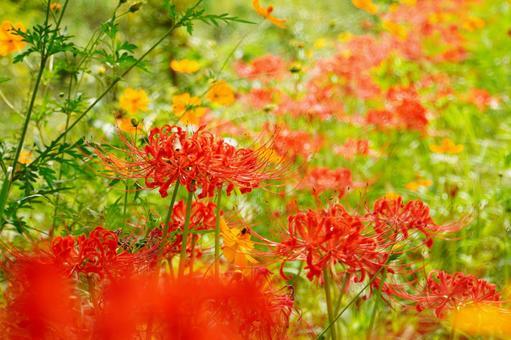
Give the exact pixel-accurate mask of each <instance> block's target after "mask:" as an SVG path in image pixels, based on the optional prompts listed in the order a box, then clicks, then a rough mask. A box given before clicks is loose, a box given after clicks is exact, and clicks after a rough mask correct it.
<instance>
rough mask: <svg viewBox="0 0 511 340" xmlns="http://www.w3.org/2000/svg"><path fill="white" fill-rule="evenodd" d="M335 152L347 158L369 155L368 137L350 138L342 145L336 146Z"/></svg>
mask: <svg viewBox="0 0 511 340" xmlns="http://www.w3.org/2000/svg"><path fill="white" fill-rule="evenodd" d="M335 153H336V154H338V155H341V156H343V157H344V158H346V159H351V158H353V157H354V156H357V155H363V156H367V155H368V154H369V141H368V140H367V139H348V140H347V141H346V143H344V145H343V146H341V147H336V148H335Z"/></svg>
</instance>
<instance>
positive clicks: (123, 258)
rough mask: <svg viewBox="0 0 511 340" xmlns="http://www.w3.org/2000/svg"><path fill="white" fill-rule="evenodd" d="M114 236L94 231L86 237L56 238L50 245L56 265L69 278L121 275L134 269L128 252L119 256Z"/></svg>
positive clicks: (115, 235) (99, 228) (106, 231)
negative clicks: (78, 275)
mask: <svg viewBox="0 0 511 340" xmlns="http://www.w3.org/2000/svg"><path fill="white" fill-rule="evenodd" d="M118 245H119V238H118V236H117V234H115V233H114V232H112V231H110V230H106V229H104V228H102V227H96V228H95V229H94V230H93V231H91V233H90V234H89V235H88V236H85V235H81V236H79V237H73V236H63V237H60V236H59V237H56V238H55V239H54V240H53V241H52V244H51V251H52V254H53V256H54V258H55V261H56V262H58V263H59V264H61V265H62V267H63V268H66V271H67V272H68V273H69V274H71V273H73V272H76V273H85V274H90V273H95V274H98V275H99V276H100V277H104V276H105V275H106V276H112V275H122V274H124V273H126V272H129V271H131V270H133V269H134V265H135V264H136V261H135V257H134V256H132V255H131V254H129V253H127V252H120V253H118V251H117V250H118Z"/></svg>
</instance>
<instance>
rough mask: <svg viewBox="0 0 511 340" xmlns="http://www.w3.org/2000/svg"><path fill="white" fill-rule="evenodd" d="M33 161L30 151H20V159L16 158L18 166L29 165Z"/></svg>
mask: <svg viewBox="0 0 511 340" xmlns="http://www.w3.org/2000/svg"><path fill="white" fill-rule="evenodd" d="M33 159H34V157H33V154H32V151H27V150H21V152H20V157H19V158H18V163H20V164H29V163H30V162H32V160H33Z"/></svg>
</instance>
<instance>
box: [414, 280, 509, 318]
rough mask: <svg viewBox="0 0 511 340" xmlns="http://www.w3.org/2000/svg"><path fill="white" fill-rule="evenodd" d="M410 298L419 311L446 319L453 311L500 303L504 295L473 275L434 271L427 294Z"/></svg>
mask: <svg viewBox="0 0 511 340" xmlns="http://www.w3.org/2000/svg"><path fill="white" fill-rule="evenodd" d="M408 298H410V299H411V300H413V301H415V302H416V308H417V310H418V311H423V310H425V309H429V310H433V311H434V312H435V314H436V316H437V317H439V318H442V317H444V316H445V315H446V313H447V312H448V311H449V310H452V309H456V308H459V307H462V306H464V305H466V304H472V303H497V302H499V301H500V294H499V293H498V292H497V290H496V288H495V285H494V284H491V283H489V282H488V281H486V280H483V279H480V278H477V277H475V276H473V275H467V274H463V273H460V272H456V273H454V274H449V273H446V272H444V271H433V272H431V273H429V275H428V278H427V280H426V284H425V286H424V288H423V291H421V292H419V293H418V294H417V295H414V296H409V297H408Z"/></svg>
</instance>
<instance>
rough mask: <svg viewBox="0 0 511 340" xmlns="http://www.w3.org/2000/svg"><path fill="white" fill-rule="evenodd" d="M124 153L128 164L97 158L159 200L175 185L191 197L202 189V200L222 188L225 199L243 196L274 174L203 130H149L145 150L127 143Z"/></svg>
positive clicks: (253, 155)
mask: <svg viewBox="0 0 511 340" xmlns="http://www.w3.org/2000/svg"><path fill="white" fill-rule="evenodd" d="M128 149H129V152H130V155H129V156H130V157H132V158H133V160H132V161H125V160H120V159H119V158H117V157H115V156H113V155H105V154H102V153H101V152H99V151H97V152H96V153H97V155H98V156H99V157H100V158H101V159H102V160H103V161H104V162H105V163H106V165H107V168H109V169H110V170H113V171H114V172H117V173H119V174H121V175H123V176H126V177H132V178H144V179H145V184H146V186H147V187H148V188H151V189H153V188H158V189H159V192H160V195H161V196H162V197H166V196H167V195H168V190H169V187H170V186H171V185H173V184H175V183H180V184H181V185H184V186H186V188H187V190H188V191H190V192H192V191H195V190H196V189H197V188H200V189H202V190H201V193H200V194H199V197H200V198H202V197H211V196H214V194H215V190H216V189H217V188H221V187H223V186H225V187H226V190H227V194H229V193H230V192H231V191H232V190H233V189H234V188H235V187H237V188H238V189H239V190H240V192H241V193H246V192H250V191H251V190H252V189H254V188H257V187H258V186H260V184H261V182H262V181H265V180H269V179H273V178H274V177H275V176H276V174H277V171H276V170H275V169H273V168H272V169H270V166H269V164H270V163H269V162H266V161H265V157H264V155H261V151H258V150H252V149H247V148H235V147H234V146H233V145H231V144H229V143H227V142H226V141H224V140H223V139H221V138H217V137H215V136H214V135H213V134H211V133H209V132H207V131H205V130H204V127H201V128H199V129H198V130H196V131H195V132H193V133H192V135H189V134H188V132H187V131H185V130H184V129H183V128H181V127H179V126H174V125H165V126H163V127H161V128H153V129H152V130H151V132H150V134H149V136H148V139H147V145H145V146H144V147H142V148H137V147H135V146H134V145H132V144H129V143H128Z"/></svg>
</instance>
